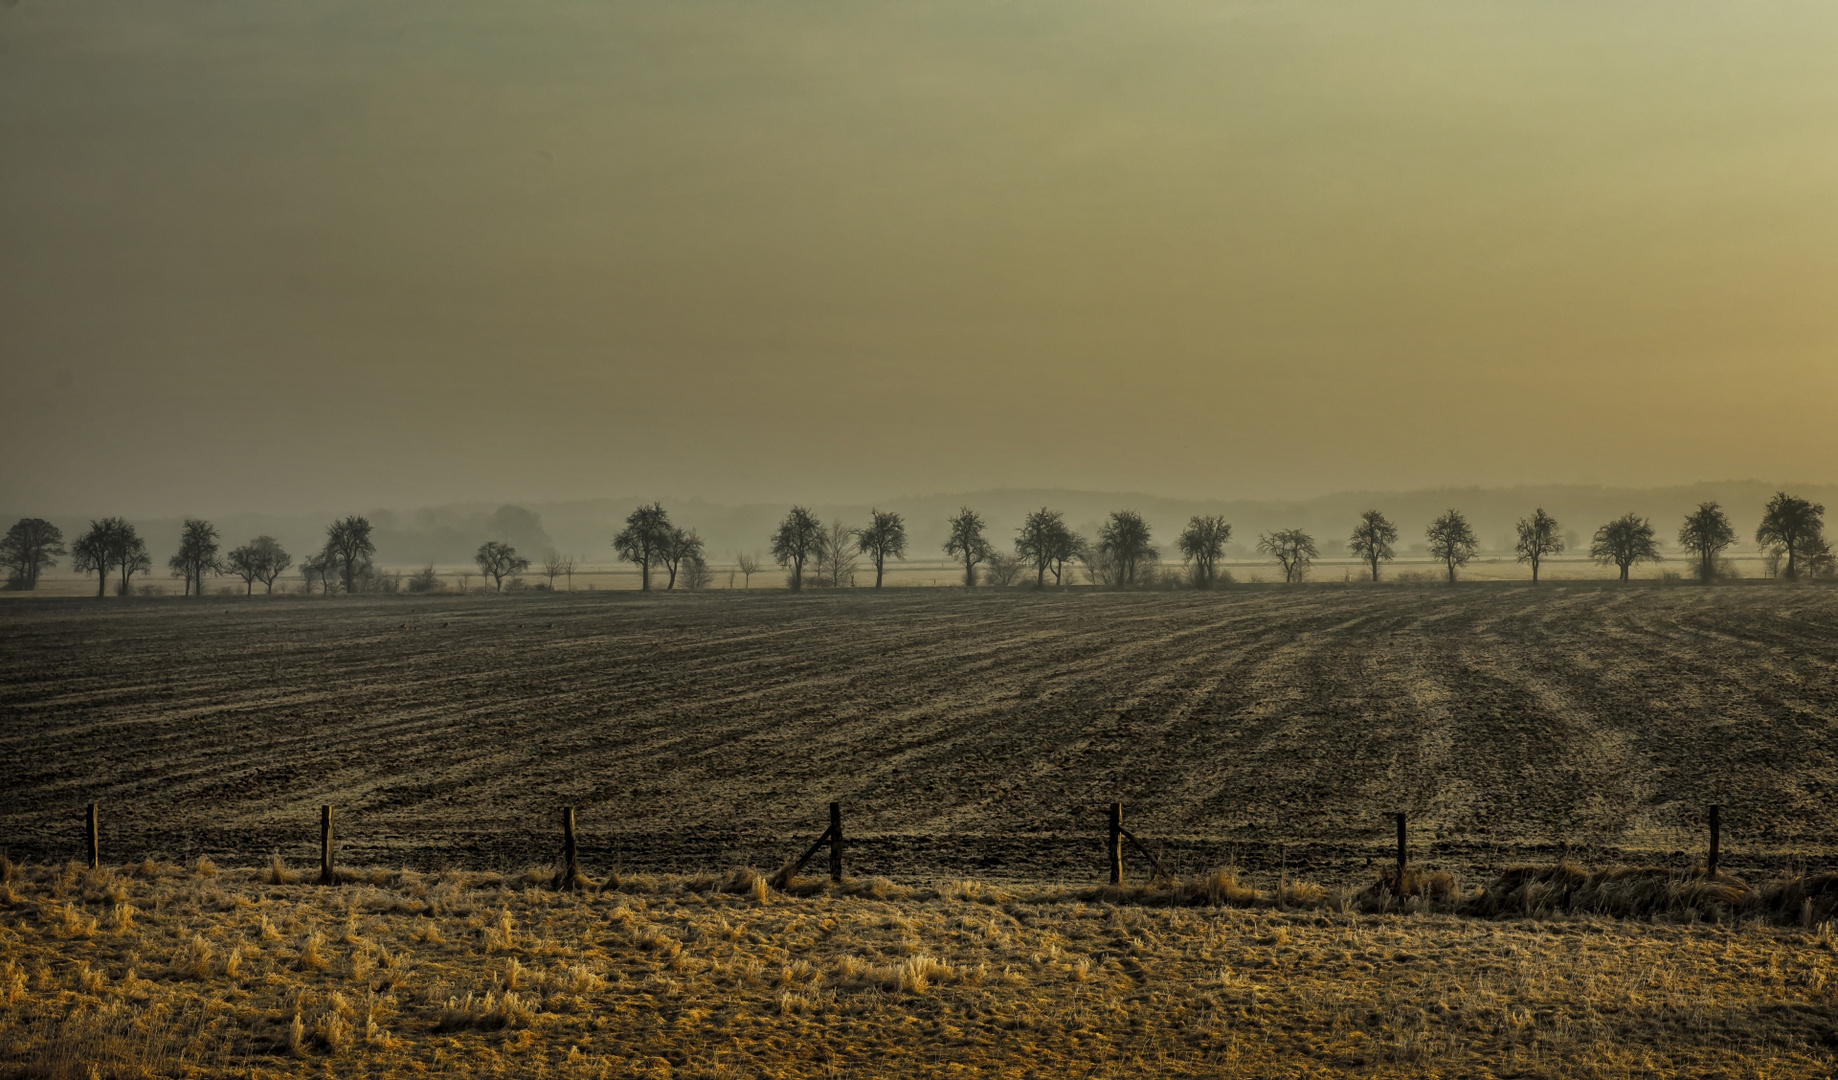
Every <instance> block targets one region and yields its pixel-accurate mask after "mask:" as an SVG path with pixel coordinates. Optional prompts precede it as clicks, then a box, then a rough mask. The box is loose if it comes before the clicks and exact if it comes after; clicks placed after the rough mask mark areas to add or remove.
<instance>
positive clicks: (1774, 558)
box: [0, 492, 1838, 596]
mask: <svg viewBox="0 0 1838 1080" xmlns="http://www.w3.org/2000/svg"><path fill="white" fill-rule="evenodd" d="M946 524H947V526H948V530H947V533H946V539H945V542H944V545H943V550H944V553H945V555H946V556H948V557H949V558H951V559H953V560H956V561H959V562H961V563H962V564H963V567H964V576H963V581H964V584H965V585H967V586H975V585H977V584H978V583H979V581H986V582H988V583H990V584H995V585H1013V584H1015V583H1017V582H1018V581H1020V580H1022V579H1023V577H1024V575H1025V574H1027V573H1029V572H1031V573H1033V575H1034V585H1035V586H1036V587H1044V586H1045V585H1046V584H1047V577H1048V575H1051V576H1052V578H1053V583H1054V584H1055V585H1061V584H1065V583H1067V580H1068V575H1069V573H1070V568H1071V567H1072V566H1073V564H1075V563H1076V564H1077V565H1078V566H1079V567H1080V568H1082V569H1083V571H1084V572H1085V575H1086V577H1087V579H1088V580H1090V581H1091V582H1092V583H1093V584H1097V585H1108V586H1114V587H1118V588H1129V587H1134V586H1143V585H1151V584H1160V583H1164V582H1167V581H1168V580H1170V576H1171V575H1170V574H1169V573H1168V572H1166V571H1163V570H1162V569H1161V567H1160V565H1159V562H1160V558H1161V552H1160V550H1159V549H1158V548H1156V546H1155V545H1154V543H1153V542H1152V538H1151V536H1150V531H1149V526H1148V523H1147V522H1145V521H1144V520H1143V518H1142V515H1141V514H1138V513H1136V512H1135V511H1133V510H1118V511H1114V512H1113V513H1112V514H1111V515H1110V516H1109V518H1107V519H1106V520H1105V522H1104V523H1103V524H1102V525H1100V526H1099V527H1098V531H1097V536H1096V538H1095V539H1088V538H1086V537H1084V536H1080V535H1079V534H1078V533H1076V532H1074V531H1073V530H1072V529H1071V528H1069V527H1068V526H1067V525H1066V521H1065V516H1064V515H1063V514H1061V513H1060V512H1058V511H1055V510H1049V509H1047V508H1046V507H1041V508H1040V509H1039V510H1036V511H1033V512H1032V513H1030V514H1028V515H1027V517H1026V518H1025V519H1024V520H1023V521H1022V523H1021V527H1020V528H1018V529H1017V530H1016V531H1015V539H1014V544H1013V552H1014V553H1013V554H1012V555H1010V554H1008V553H1006V552H1003V551H1001V550H1000V549H998V548H997V546H996V545H995V543H994V542H993V541H991V539H990V538H989V535H988V526H987V523H986V522H985V521H984V520H983V517H982V515H980V514H978V513H977V512H976V511H974V510H972V509H970V508H969V507H963V508H960V509H959V510H958V512H957V513H956V514H953V515H952V516H951V517H950V518H948V519H947V522H946ZM1517 532H1518V539H1517V543H1516V544H1515V552H1516V554H1517V557H1518V561H1520V562H1522V563H1527V564H1529V565H1530V567H1531V572H1532V580H1533V581H1534V582H1536V581H1537V580H1538V575H1539V569H1540V566H1541V564H1542V562H1543V560H1544V559H1545V558H1546V557H1547V556H1551V555H1556V554H1559V553H1561V552H1562V551H1563V550H1564V547H1565V544H1564V540H1563V538H1562V535H1561V533H1560V531H1559V526H1558V523H1557V520H1556V519H1555V518H1553V517H1552V516H1551V515H1550V514H1547V513H1546V512H1545V511H1544V508H1542V507H1540V508H1538V509H1536V510H1534V511H1533V512H1532V514H1531V516H1529V517H1525V518H1521V519H1520V520H1519V522H1518V525H1517ZM1398 536H1399V534H1398V528H1397V526H1396V525H1395V524H1393V523H1392V522H1391V521H1390V519H1388V518H1387V517H1386V516H1385V515H1384V514H1383V513H1381V512H1380V511H1378V510H1368V511H1366V512H1365V513H1363V514H1361V515H1360V519H1359V523H1358V524H1357V525H1355V526H1354V528H1353V533H1352V535H1351V537H1349V539H1348V541H1347V550H1348V552H1349V553H1350V554H1352V555H1354V556H1356V557H1358V558H1359V559H1360V560H1361V561H1363V562H1365V563H1366V564H1367V566H1368V567H1370V570H1371V575H1372V580H1373V581H1377V580H1379V570H1380V567H1381V566H1382V565H1383V564H1384V563H1387V562H1390V561H1392V560H1393V559H1395V558H1396V554H1397V553H1396V550H1395V548H1396V544H1397V542H1398ZM1231 537H1232V526H1231V525H1230V524H1229V523H1228V522H1226V521H1225V519H1224V518H1221V517H1211V516H1195V517H1193V518H1191V519H1189V521H1188V522H1187V526H1186V528H1184V529H1182V530H1181V533H1180V535H1179V536H1177V537H1176V538H1175V547H1176V548H1177V550H1179V552H1180V555H1181V562H1182V569H1181V571H1180V572H1179V573H1178V574H1177V575H1172V576H1173V577H1174V578H1175V579H1177V580H1180V581H1183V582H1185V583H1188V584H1191V585H1193V586H1194V587H1196V588H1210V587H1212V586H1213V585H1214V584H1215V583H1216V582H1217V581H1218V580H1219V570H1218V564H1219V560H1220V559H1221V558H1222V557H1223V555H1224V552H1225V547H1226V545H1227V544H1228V543H1229V542H1230V541H1231ZM1424 538H1425V539H1426V540H1427V541H1428V548H1429V553H1430V555H1431V557H1432V558H1434V559H1436V560H1437V561H1439V562H1441V563H1443V564H1444V567H1445V568H1446V570H1447V574H1448V580H1449V581H1450V582H1454V581H1455V580H1456V575H1457V572H1458V571H1459V570H1460V569H1461V567H1463V566H1466V565H1467V564H1468V563H1469V562H1470V561H1472V560H1473V559H1474V557H1475V556H1476V555H1477V554H1478V553H1479V551H1480V542H1479V540H1478V538H1477V537H1476V536H1475V532H1474V529H1473V527H1472V526H1470V525H1469V523H1468V520H1467V518H1466V517H1464V516H1463V515H1462V513H1461V512H1460V511H1458V510H1453V509H1451V510H1449V511H1448V512H1447V513H1445V514H1442V515H1440V516H1439V517H1437V518H1436V519H1435V520H1434V521H1432V522H1430V524H1429V527H1428V528H1427V529H1425V530H1424ZM218 539H219V538H218V532H217V528H216V526H214V525H212V524H211V523H210V522H208V521H203V520H199V519H195V518H189V519H187V520H186V521H185V523H184V525H183V527H182V528H181V529H180V535H179V548H178V551H177V553H175V554H174V555H173V556H172V558H171V559H170V560H168V562H167V566H168V568H169V569H170V570H171V571H172V575H173V576H174V577H177V578H182V579H183V580H184V582H185V592H186V594H187V595H190V594H192V593H193V592H194V591H195V592H197V593H199V594H202V593H203V591H204V578H205V576H206V575H222V574H225V573H228V574H233V575H235V576H237V577H240V578H242V579H243V582H244V584H245V587H246V591H247V592H249V593H253V592H254V591H255V583H256V582H258V581H259V582H261V583H262V584H263V586H264V587H265V589H266V590H267V591H268V592H273V591H274V583H275V580H276V579H277V578H279V577H280V575H281V574H282V573H283V572H285V571H286V570H287V569H288V568H289V567H291V566H292V565H293V559H292V557H291V556H290V555H288V553H287V552H286V550H285V549H283V548H282V547H281V545H280V544H279V543H278V542H277V541H276V540H275V539H274V538H273V537H272V536H258V537H256V538H255V539H253V540H251V541H249V542H248V543H247V544H244V545H243V546H241V547H238V548H236V549H234V550H232V551H230V552H228V553H227V554H220V547H219V543H218ZM1678 542H1679V546H1680V547H1682V548H1683V549H1684V550H1685V551H1686V552H1687V553H1688V554H1689V556H1690V557H1691V559H1692V563H1693V572H1694V575H1695V576H1696V577H1698V578H1699V579H1700V580H1703V581H1710V580H1712V579H1714V578H1716V577H1719V576H1723V575H1725V574H1728V573H1730V572H1731V571H1730V569H1729V565H1728V561H1727V559H1726V558H1725V557H1724V552H1726V551H1727V550H1728V549H1729V548H1730V547H1732V546H1733V545H1734V544H1735V543H1736V530H1735V527H1734V526H1733V525H1732V524H1731V523H1730V520H1729V516H1728V515H1727V514H1726V513H1724V511H1723V509H1722V507H1720V506H1718V505H1717V504H1716V503H1714V502H1707V503H1702V504H1700V505H1699V506H1698V508H1697V509H1696V510H1695V511H1693V512H1692V513H1690V514H1687V515H1686V516H1685V519H1684V522H1683V524H1681V525H1680V527H1679V533H1678ZM1755 542H1756V543H1757V544H1758V545H1759V546H1760V548H1761V550H1762V554H1763V557H1764V560H1765V563H1766V565H1767V567H1768V573H1769V575H1770V576H1774V575H1776V574H1778V575H1780V576H1783V577H1786V578H1788V579H1789V580H1798V579H1800V578H1802V577H1820V576H1827V575H1831V574H1833V573H1834V571H1835V570H1838V566H1835V565H1834V563H1835V560H1834V556H1833V553H1832V549H1831V546H1830V544H1829V543H1828V542H1827V540H1826V538H1825V507H1823V506H1821V505H1819V504H1818V503H1814V502H1810V501H1808V500H1806V499H1802V498H1799V497H1797V496H1792V495H1788V494H1787V493H1786V492H1778V493H1776V494H1775V496H1774V497H1773V498H1772V499H1770V500H1768V504H1767V506H1766V507H1765V508H1764V509H1763V511H1762V518H1761V523H1760V525H1758V526H1757V528H1756V530H1755ZM612 544H613V549H614V550H615V551H616V552H617V553H618V555H619V557H620V558H621V559H624V560H626V561H628V562H631V563H633V564H634V565H636V566H637V567H638V571H639V585H640V588H642V589H645V590H649V589H650V588H651V584H652V577H653V573H654V572H656V573H660V574H662V575H664V576H665V584H664V588H665V589H667V590H668V589H674V588H676V587H677V585H678V584H682V585H683V586H684V587H685V588H688V589H692V590H694V589H701V588H703V587H705V586H707V585H708V584H709V581H710V579H711V577H712V572H711V570H710V568H709V564H708V560H707V557H706V546H705V545H704V543H703V541H702V538H701V537H700V536H699V535H697V533H696V531H695V530H694V529H683V528H680V527H678V526H676V525H675V524H673V523H672V522H671V520H670V515H669V513H668V512H667V511H666V510H665V509H664V507H663V505H662V504H660V503H655V502H654V503H650V504H649V505H645V506H640V507H638V508H637V509H636V510H633V511H632V513H631V514H630V515H629V516H627V518H626V520H625V528H624V529H623V530H621V531H620V533H619V535H617V536H615V537H614V538H613V542H612ZM770 550H771V553H772V557H773V559H774V560H775V561H776V562H777V563H778V565H780V566H782V567H784V568H785V569H786V571H787V572H788V578H787V581H788V584H789V585H790V587H791V588H792V590H793V591H797V590H800V589H802V588H803V587H804V586H805V584H806V582H807V574H808V575H809V579H810V580H811V582H812V583H815V584H824V585H853V584H854V583H855V576H856V574H857V572H858V570H859V567H860V560H861V559H863V558H865V559H867V560H868V562H869V564H870V565H872V566H873V568H874V587H875V588H880V587H881V585H882V583H883V581H884V579H885V576H886V569H887V563H888V561H889V560H890V559H891V560H903V559H905V558H906V551H907V536H906V522H905V520H904V519H903V518H902V517H901V516H900V515H899V514H897V513H893V512H891V511H883V510H879V509H876V510H871V511H870V516H869V521H868V523H867V524H866V525H863V526H861V527H859V528H857V527H852V526H849V525H847V524H845V523H843V522H832V523H830V524H828V525H825V524H824V523H823V522H822V521H821V520H820V519H819V518H818V517H817V515H816V514H814V513H812V512H811V511H810V510H809V509H808V508H806V507H803V506H794V507H792V508H791V511H790V513H788V514H786V515H785V518H784V520H783V521H781V522H779V525H778V528H777V529H776V530H775V531H774V532H773V534H772V537H771V540H770ZM1257 550H1258V551H1259V552H1261V553H1262V554H1264V555H1267V556H1269V557H1270V558H1271V559H1273V560H1275V562H1276V563H1277V565H1278V566H1279V567H1281V568H1282V571H1283V579H1284V580H1285V581H1288V582H1299V581H1303V580H1305V579H1306V578H1307V575H1308V572H1309V569H1310V567H1311V566H1312V565H1313V564H1314V562H1315V560H1317V559H1318V558H1320V554H1321V553H1320V549H1319V547H1318V546H1317V544H1316V542H1315V538H1314V537H1313V536H1311V535H1309V534H1308V533H1307V532H1306V531H1304V530H1302V529H1278V530H1275V531H1273V532H1266V533H1262V534H1260V535H1259V536H1258V540H1257ZM67 554H68V555H69V556H70V557H71V560H72V562H71V565H72V568H73V569H75V570H76V571H77V572H78V573H92V574H95V575H96V595H97V596H103V595H106V594H107V592H108V587H109V582H110V580H111V578H113V579H114V580H115V582H116V586H115V591H116V593H117V594H119V595H124V596H125V595H127V594H128V593H129V592H130V591H131V587H132V581H133V577H134V575H135V574H137V573H145V572H149V571H150V570H151V569H152V566H153V563H152V559H151V558H150V557H149V556H148V554H147V545H146V542H145V541H144V540H143V539H142V538H141V536H140V534H139V533H138V532H137V531H136V530H135V528H134V526H133V525H132V524H130V523H128V522H127V521H125V520H123V519H121V518H118V517H111V518H103V519H102V520H100V521H92V522H90V527H89V530H88V531H87V532H85V533H84V534H83V535H82V536H81V537H79V538H78V539H77V540H76V542H75V543H74V544H72V545H71V547H70V549H69V550H68V551H66V549H65V546H64V536H63V533H62V532H61V531H60V530H59V529H58V528H57V526H55V525H52V524H51V523H50V522H48V521H45V520H44V519H42V518H22V519H20V520H19V521H18V522H16V523H15V524H14V525H13V527H12V528H11V529H9V530H8V531H7V533H6V536H5V537H4V538H0V565H4V567H5V569H6V573H7V580H6V587H7V588H9V589H32V588H36V587H37V584H38V579H39V576H40V575H41V574H42V573H43V572H44V571H45V570H48V569H51V568H53V567H55V566H56V565H57V560H58V559H60V558H62V557H64V556H65V555H67ZM375 554H376V545H375V544H374V543H373V542H372V540H371V526H370V522H369V521H368V520H366V519H365V518H362V517H358V516H355V515H353V516H350V517H346V518H343V519H341V520H338V521H334V522H333V523H331V524H330V525H328V526H327V527H326V539H325V544H324V546H323V547H322V548H321V549H320V551H319V552H318V553H317V554H315V555H314V556H312V557H311V558H309V559H307V560H306V561H305V562H304V563H302V564H301V566H300V572H301V577H302V586H301V588H302V591H306V592H313V591H320V592H324V593H327V594H330V593H332V592H346V593H355V592H365V591H388V592H394V591H396V590H397V589H398V588H399V587H400V586H401V575H399V574H387V573H384V572H383V571H380V570H378V569H377V568H376V567H375V566H374V565H373V564H372V562H371V557H372V556H373V555H375ZM1589 555H1590V557H1591V558H1593V559H1595V560H1596V561H1597V562H1598V563H1600V564H1602V565H1604V566H1615V567H1617V568H1618V569H1619V570H1620V572H1621V580H1623V581H1626V580H1627V579H1628V574H1629V571H1630V570H1631V569H1632V568H1633V567H1634V566H1636V565H1638V564H1639V563H1642V562H1648V561H1655V560H1660V559H1663V558H1664V556H1662V555H1661V554H1660V552H1659V545H1658V541H1657V539H1656V534H1655V532H1654V529H1653V525H1652V522H1651V521H1649V520H1648V519H1646V518H1643V517H1640V516H1639V515H1637V514H1633V513H1628V514H1625V515H1623V516H1621V517H1619V518H1616V519H1615V520H1613V521H1610V522H1608V523H1606V524H1604V525H1603V526H1602V527H1601V528H1599V529H1597V530H1596V532H1595V536H1594V538H1593V540H1592V541H1591V543H1590V545H1589ZM474 562H476V563H477V565H478V567H479V571H480V573H482V574H483V575H484V576H485V577H487V578H489V579H491V581H492V584H493V587H494V588H495V589H497V590H499V591H502V589H503V588H504V581H505V579H506V578H507V577H509V578H512V580H513V582H514V581H515V580H516V577H515V575H517V574H518V573H520V572H522V571H525V570H528V569H529V567H530V561H529V559H528V558H526V557H524V556H522V555H520V554H518V552H517V549H516V548H514V547H512V546H511V545H510V544H509V543H508V542H505V541H498V540H488V541H486V542H485V543H483V544H481V545H479V549H478V552H477V553H476V554H475V555H474ZM736 565H737V568H738V573H740V574H741V575H743V581H744V583H745V584H749V585H750V584H751V582H752V576H753V575H754V574H756V573H758V572H759V570H760V563H759V560H758V559H756V558H753V557H752V556H749V555H745V554H743V555H740V556H738V557H737V560H736ZM574 571H575V562H574V559H573V558H572V557H568V556H561V555H556V554H554V553H551V554H549V555H548V556H547V557H546V558H545V559H544V561H543V563H542V572H543V573H544V574H546V575H547V576H548V578H549V587H550V588H551V589H553V588H554V586H555V579H556V578H557V577H558V576H563V575H566V576H567V578H568V580H569V582H570V585H571V586H572V583H573V579H574ZM408 588H409V591H411V592H430V591H439V590H440V589H441V588H442V585H441V583H440V579H439V576H438V575H437V574H435V572H434V568H433V567H431V566H430V567H427V568H426V569H424V570H422V571H420V572H419V573H417V574H415V575H413V576H412V577H410V578H409V580H408Z"/></svg>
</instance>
